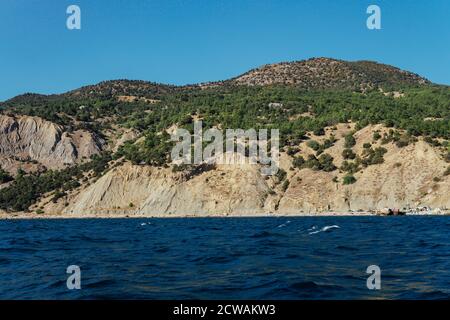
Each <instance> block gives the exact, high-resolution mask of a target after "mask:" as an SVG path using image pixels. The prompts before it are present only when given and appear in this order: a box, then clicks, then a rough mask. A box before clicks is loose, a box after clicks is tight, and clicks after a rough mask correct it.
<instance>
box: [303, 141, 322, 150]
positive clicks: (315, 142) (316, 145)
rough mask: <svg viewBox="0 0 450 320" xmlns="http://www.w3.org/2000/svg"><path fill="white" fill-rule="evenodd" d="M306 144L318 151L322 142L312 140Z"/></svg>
mask: <svg viewBox="0 0 450 320" xmlns="http://www.w3.org/2000/svg"><path fill="white" fill-rule="evenodd" d="M306 145H307V146H308V147H310V148H311V149H313V150H314V151H318V150H319V149H320V143H318V142H317V141H315V140H310V141H308V142H307V143H306Z"/></svg>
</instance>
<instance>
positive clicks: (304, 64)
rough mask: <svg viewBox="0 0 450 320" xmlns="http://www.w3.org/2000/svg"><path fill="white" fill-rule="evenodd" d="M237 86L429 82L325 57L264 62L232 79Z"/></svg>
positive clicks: (363, 87)
mask: <svg viewBox="0 0 450 320" xmlns="http://www.w3.org/2000/svg"><path fill="white" fill-rule="evenodd" d="M231 82H232V83H235V84H239V85H251V86H253V85H260V86H261V85H273V84H284V85H295V86H299V87H301V88H304V89H327V88H328V89H330V88H333V89H354V90H367V89H373V88H377V87H399V86H417V85H424V84H429V83H430V82H429V81H428V80H427V79H425V78H422V77H420V76H418V75H416V74H414V73H411V72H407V71H403V70H400V69H398V68H395V67H392V66H388V65H385V64H379V63H376V62H372V61H357V62H347V61H342V60H335V59H329V58H313V59H309V60H304V61H296V62H288V63H275V64H268V65H265V66H262V67H259V68H257V69H253V70H250V71H248V72H246V73H244V74H242V75H240V76H238V77H236V78H234V79H232V80H231Z"/></svg>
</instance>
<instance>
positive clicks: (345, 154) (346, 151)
mask: <svg viewBox="0 0 450 320" xmlns="http://www.w3.org/2000/svg"><path fill="white" fill-rule="evenodd" d="M342 157H343V158H344V159H346V160H347V159H355V158H356V154H355V153H354V152H353V150H352V149H344V150H343V151H342Z"/></svg>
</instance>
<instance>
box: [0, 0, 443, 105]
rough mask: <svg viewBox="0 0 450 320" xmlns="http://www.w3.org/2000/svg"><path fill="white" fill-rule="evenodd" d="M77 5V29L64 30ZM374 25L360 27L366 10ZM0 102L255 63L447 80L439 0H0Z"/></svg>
mask: <svg viewBox="0 0 450 320" xmlns="http://www.w3.org/2000/svg"><path fill="white" fill-rule="evenodd" d="M70 4H77V5H79V6H80V8H81V19H82V22H81V23H82V29H81V30H75V31H70V30H68V29H67V28H66V19H67V16H68V15H67V14H66V8H67V6H68V5H70ZM370 4H377V5H379V6H380V7H381V10H382V30H378V31H371V30H368V29H367V28H366V19H367V16H368V15H367V14H366V8H367V7H368V5H370ZM0 40H1V41H0V101H2V100H5V99H8V98H11V97H13V96H15V95H17V94H21V93H24V92H37V93H46V94H47V93H60V92H64V91H67V90H71V89H75V88H77V87H80V86H82V85H87V84H93V83H97V82H99V81H102V80H110V79H119V78H128V79H142V80H150V81H157V82H163V83H172V84H186V83H196V82H202V81H211V80H221V79H226V78H229V77H232V76H236V75H238V74H240V73H242V72H245V71H247V70H248V69H250V68H253V67H256V66H259V65H261V64H266V63H273V62H280V61H290V60H301V59H305V58H310V57H319V56H325V57H334V58H340V59H346V60H360V59H368V60H376V61H379V62H383V63H387V64H392V65H395V66H398V67H400V68H403V69H407V70H411V71H413V72H416V73H419V74H421V75H423V76H425V77H427V78H429V79H430V80H432V81H434V82H437V83H444V84H450V1H448V0H420V1H419V0H408V1H404V0H388V1H381V0H370V1H365V0H361V1H357V0H354V1H351V0H339V1H331V0H329V1H323V0H307V1H306V0H147V1H144V0H108V1H106V0H105V1H101V0H70V1H66V0H58V1H51V0H1V1H0Z"/></svg>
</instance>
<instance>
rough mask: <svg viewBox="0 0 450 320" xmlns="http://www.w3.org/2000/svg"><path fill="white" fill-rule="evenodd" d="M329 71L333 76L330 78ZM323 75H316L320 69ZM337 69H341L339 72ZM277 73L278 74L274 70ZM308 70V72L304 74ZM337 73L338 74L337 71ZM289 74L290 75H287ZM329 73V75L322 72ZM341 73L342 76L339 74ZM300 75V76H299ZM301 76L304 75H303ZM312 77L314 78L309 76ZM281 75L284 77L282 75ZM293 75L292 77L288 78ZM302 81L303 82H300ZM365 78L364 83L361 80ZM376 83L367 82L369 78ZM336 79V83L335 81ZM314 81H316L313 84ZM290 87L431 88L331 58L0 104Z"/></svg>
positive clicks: (124, 82)
mask: <svg viewBox="0 0 450 320" xmlns="http://www.w3.org/2000/svg"><path fill="white" fill-rule="evenodd" d="M333 67H335V69H336V70H335V71H337V74H336V75H335V76H333V75H332V74H330V73H332V72H333ZM321 68H322V69H323V72H320V69H321ZM340 68H341V69H340ZM365 68H366V69H368V68H371V69H372V70H371V71H370V72H367V70H366V71H364V69H365ZM277 69H278V70H277ZM308 69H309V70H308ZM339 69H340V70H339ZM289 71H291V72H290V73H289ZM325 71H329V72H325ZM343 71H345V72H346V73H345V72H343ZM383 71H386V72H387V74H388V75H390V76H393V77H394V78H393V79H391V80H390V79H389V77H386V75H383V74H382V73H383ZM299 72H300V73H299ZM302 72H306V73H303V74H302ZM314 72H315V73H316V76H314V75H312V73H314ZM317 72H318V74H320V75H321V77H320V78H319V79H314V77H317ZM283 73H284V75H283ZM292 75H294V77H292ZM337 75H341V76H345V77H350V78H347V79H340V80H346V81H347V82H345V81H343V82H342V81H341V83H339V81H338V80H339V79H338V78H339V77H336V76H337ZM302 77H304V79H302ZM325 77H328V78H329V79H334V80H336V83H334V84H332V83H329V82H328V83H327V82H326V81H325V80H324V79H325ZM364 77H367V79H364ZM374 77H375V78H376V77H378V79H375V80H373V79H372V80H371V79H370V78H374ZM336 78H337V79H336ZM315 80H317V81H315ZM351 80H355V81H357V82H356V84H351V83H349V82H350V81H351ZM307 81H309V82H310V87H308V86H307V84H308V83H307ZM273 84H282V85H294V86H301V87H302V88H304V89H326V88H335V89H357V90H366V89H370V88H372V89H373V88H377V87H381V86H383V85H388V86H392V85H431V84H434V83H432V82H431V81H429V80H428V79H426V78H424V77H422V76H420V75H418V74H416V73H413V72H410V71H406V70H402V69H400V68H397V67H394V66H391V65H388V64H383V63H379V62H376V61H370V60H356V61H346V60H340V59H333V58H325V57H319V58H310V59H306V60H296V61H283V62H277V63H269V64H264V65H261V66H259V67H256V68H253V69H250V70H248V71H246V72H244V73H242V74H240V75H237V76H235V77H232V78H229V79H225V80H218V81H209V82H200V83H193V84H185V85H172V84H165V83H158V82H153V81H146V80H128V79H115V80H104V81H100V82H98V83H96V84H91V85H86V86H82V87H79V88H76V89H72V90H69V91H67V92H63V93H60V94H48V95H46V94H39V93H31V92H27V93H24V94H20V95H17V96H15V97H12V98H10V99H7V100H5V101H3V102H0V106H1V105H2V104H7V103H15V102H17V101H18V100H21V99H25V100H29V99H34V100H39V99H45V98H49V99H51V98H57V97H71V98H77V97H87V96H89V95H90V94H93V93H97V95H98V96H100V97H104V96H109V95H116V96H117V95H127V94H129V95H133V96H140V97H149V96H153V97H154V96H155V95H159V94H161V93H165V92H169V91H177V90H184V89H195V88H205V87H211V86H223V85H252V86H253V85H262V86H264V85H273Z"/></svg>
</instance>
